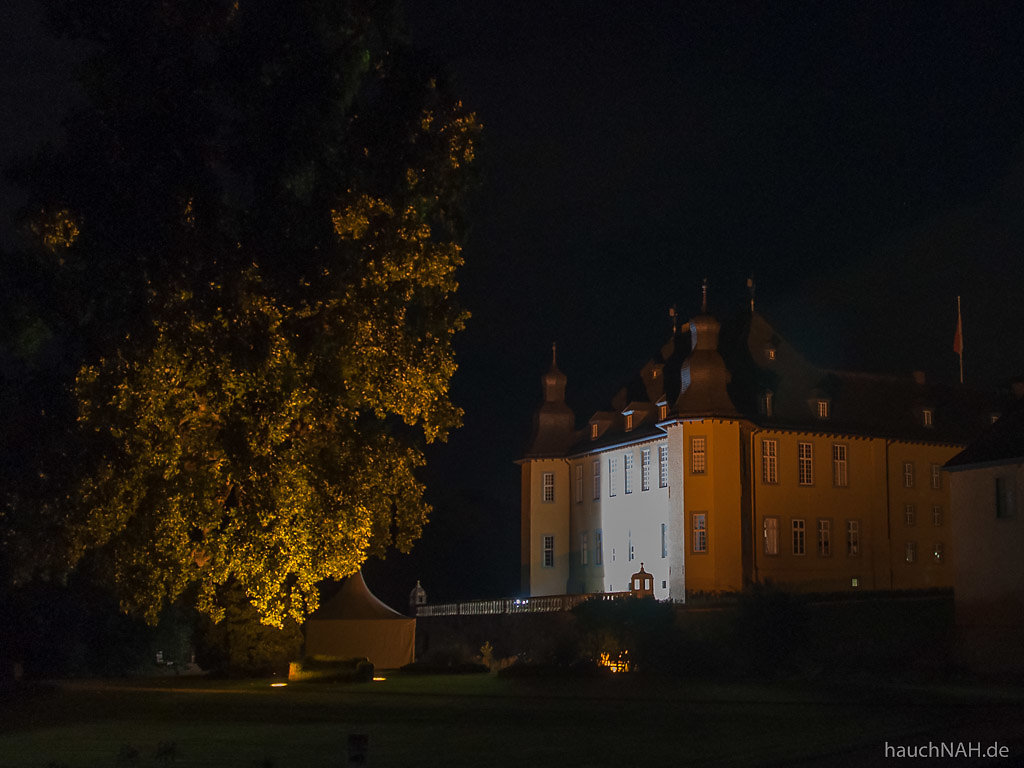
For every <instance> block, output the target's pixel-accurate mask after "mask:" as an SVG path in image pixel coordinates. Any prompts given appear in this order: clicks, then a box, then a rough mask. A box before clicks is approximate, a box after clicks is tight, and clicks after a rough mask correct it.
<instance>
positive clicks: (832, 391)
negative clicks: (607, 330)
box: [519, 300, 1003, 602]
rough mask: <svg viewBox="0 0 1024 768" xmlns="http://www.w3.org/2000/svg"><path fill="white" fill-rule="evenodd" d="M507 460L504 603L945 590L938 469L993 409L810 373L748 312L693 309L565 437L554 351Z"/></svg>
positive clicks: (962, 395)
mask: <svg viewBox="0 0 1024 768" xmlns="http://www.w3.org/2000/svg"><path fill="white" fill-rule="evenodd" d="M542 387H543V392H544V401H543V404H542V405H541V407H540V408H539V409H538V411H537V412H536V414H535V417H534V429H533V435H532V438H531V442H530V445H529V447H528V449H527V451H526V453H525V455H524V457H523V458H522V459H521V460H520V462H519V464H520V467H521V472H522V486H521V510H522V516H521V533H522V537H521V568H522V571H521V572H522V591H523V593H524V594H526V595H529V596H540V595H559V594H580V593H606V592H619V591H625V590H627V589H628V588H629V578H630V576H631V575H632V574H633V573H635V572H636V571H637V570H638V569H639V568H640V565H641V562H642V563H643V564H644V568H645V569H646V572H647V573H650V574H651V575H652V576H653V579H654V595H655V597H656V598H658V599H662V600H664V599H669V600H673V601H680V602H681V601H685V600H686V598H687V595H689V596H691V597H692V596H693V595H694V594H695V593H720V592H731V591H738V590H741V589H743V588H744V587H745V586H748V585H750V584H754V583H767V582H771V583H774V584H776V585H778V586H781V587H785V588H789V589H795V590H802V591H815V592H819V591H820V592H824V591H829V592H832V591H841V590H856V589H861V590H901V589H920V588H928V587H949V586H952V584H953V569H952V565H951V556H952V551H953V549H954V547H955V546H956V541H955V540H954V539H953V536H952V533H951V531H952V530H953V529H952V527H951V525H950V503H949V499H950V497H949V489H948V488H947V485H948V478H947V477H946V475H944V473H943V472H941V469H942V466H943V465H944V464H945V463H946V462H947V461H948V460H949V459H950V458H952V457H953V456H954V455H955V454H957V453H958V452H959V451H960V450H961V449H962V448H963V446H964V445H965V444H966V443H967V442H969V441H970V440H971V439H973V438H974V437H976V436H977V435H978V434H980V433H981V432H982V431H983V430H984V429H985V428H986V427H987V426H988V425H990V424H991V423H992V421H993V420H994V419H996V418H998V416H999V415H1000V410H1001V408H1002V405H1003V404H1002V403H1001V402H1000V401H999V400H998V399H997V398H996V397H995V396H988V395H984V394H981V393H978V392H974V391H971V390H968V389H965V388H964V387H962V386H951V385H942V384H934V383H928V382H926V381H925V377H924V376H923V375H922V374H920V373H915V374H913V375H907V376H896V375H876V374H866V373H851V372H845V371H835V370H825V369H821V368H818V367H816V366H814V365H812V364H811V363H809V362H808V361H806V360H805V359H804V358H803V357H802V356H801V355H800V354H799V353H798V352H797V351H796V350H795V349H794V348H793V347H792V346H790V345H789V344H788V343H787V342H786V341H785V340H784V339H783V338H782V337H781V336H780V335H779V334H778V333H777V332H776V331H775V329H774V328H772V326H771V325H769V323H768V322H767V321H766V320H765V319H764V318H763V317H762V316H761V315H760V314H758V313H757V312H755V311H754V310H753V306H751V308H750V309H749V310H745V311H743V312H742V313H739V314H737V315H736V316H733V317H731V318H729V319H728V321H727V322H725V323H724V324H722V323H720V322H719V321H718V319H716V318H715V317H714V316H712V315H711V314H709V313H708V312H707V310H706V300H705V306H704V307H703V308H702V311H701V312H700V314H698V315H697V316H696V317H694V318H693V319H692V320H690V322H689V323H688V324H686V325H685V326H683V327H682V328H678V329H676V330H675V332H674V333H673V335H672V337H671V338H670V339H669V340H668V342H667V343H666V344H665V345H664V346H663V347H662V348H661V349H660V350H659V351H658V353H656V354H655V355H654V356H653V357H652V358H651V359H650V360H649V361H648V362H647V363H646V364H645V365H644V367H643V368H642V369H641V370H640V371H639V372H638V373H637V374H636V375H634V376H633V378H632V379H631V380H630V381H629V382H628V383H627V384H626V386H624V387H623V388H622V389H621V390H620V391H619V392H618V393H617V394H616V395H615V397H614V398H613V399H612V402H611V408H610V409H609V410H607V411H599V412H597V413H595V414H593V415H592V416H590V418H589V419H588V420H587V422H586V423H585V424H583V425H582V428H581V429H578V428H577V422H576V417H575V414H574V413H573V412H572V410H571V409H570V408H569V407H568V405H567V404H566V402H565V388H566V377H565V375H564V374H563V373H562V372H561V371H560V370H559V369H558V366H557V363H556V360H555V357H554V354H553V355H552V363H551V368H550V370H548V372H547V373H546V374H544V376H543V378H542Z"/></svg>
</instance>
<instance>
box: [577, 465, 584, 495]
mask: <svg viewBox="0 0 1024 768" xmlns="http://www.w3.org/2000/svg"><path fill="white" fill-rule="evenodd" d="M576 503H577V504H582V503H583V465H582V464H577V465H576Z"/></svg>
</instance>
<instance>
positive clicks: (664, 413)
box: [658, 403, 668, 419]
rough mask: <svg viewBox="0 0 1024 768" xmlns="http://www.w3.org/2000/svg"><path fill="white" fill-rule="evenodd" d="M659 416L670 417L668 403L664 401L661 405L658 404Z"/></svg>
mask: <svg viewBox="0 0 1024 768" xmlns="http://www.w3.org/2000/svg"><path fill="white" fill-rule="evenodd" d="M658 418H659V419H666V418H668V405H666V404H665V403H662V404H661V405H659V406H658Z"/></svg>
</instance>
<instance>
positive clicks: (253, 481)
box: [72, 275, 428, 626]
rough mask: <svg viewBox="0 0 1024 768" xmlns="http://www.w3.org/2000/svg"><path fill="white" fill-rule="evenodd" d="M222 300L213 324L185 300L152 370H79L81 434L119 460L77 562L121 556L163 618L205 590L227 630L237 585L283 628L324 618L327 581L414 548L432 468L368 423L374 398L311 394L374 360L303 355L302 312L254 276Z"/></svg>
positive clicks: (130, 366)
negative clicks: (326, 379) (333, 368)
mask: <svg viewBox="0 0 1024 768" xmlns="http://www.w3.org/2000/svg"><path fill="white" fill-rule="evenodd" d="M224 293H225V292H224V290H223V289H222V288H220V287H219V286H218V287H215V288H214V289H213V294H214V295H215V296H216V298H217V299H218V300H223V305H229V304H233V305H234V309H233V310H231V311H227V310H224V309H218V310H216V311H214V312H213V313H212V315H211V316H209V317H202V316H200V315H197V314H196V313H195V312H194V309H193V307H194V305H195V304H196V299H195V297H194V296H192V295H190V294H187V293H186V294H182V295H180V296H179V297H177V300H176V301H175V302H174V303H173V304H172V306H171V307H170V310H171V312H170V313H169V317H168V319H166V320H162V321H160V322H159V323H158V324H157V337H156V340H155V343H154V345H153V347H152V350H151V352H150V354H149V356H148V357H147V358H146V359H144V360H141V361H138V362H133V363H128V362H125V361H123V360H121V359H116V358H114V359H108V360H103V361H100V363H99V364H98V365H93V366H87V367H85V368H83V369H82V371H81V372H80V375H79V378H78V393H79V399H80V403H81V422H82V424H83V426H85V427H87V428H92V429H96V430H100V431H105V430H109V434H110V435H111V437H112V438H113V439H114V441H115V444H116V446H117V450H116V451H115V452H112V453H111V454H110V455H108V457H107V458H106V459H105V460H104V461H103V462H102V463H101V465H100V466H99V467H98V469H97V471H96V472H94V473H93V474H92V475H91V476H90V477H89V478H87V480H86V481H85V483H84V484H83V487H82V494H83V498H84V499H85V501H86V506H87V508H88V510H89V512H88V514H87V515H86V516H85V517H84V518H82V519H81V520H80V521H79V522H78V523H77V524H76V526H75V529H74V531H73V536H72V538H73V539H74V540H75V541H76V542H77V550H76V556H77V557H80V556H81V555H82V554H84V553H85V552H86V551H88V550H90V549H94V548H97V547H105V546H112V547H113V549H114V552H115V558H114V559H115V562H116V563H117V578H118V580H119V581H120V582H122V583H125V584H130V585H131V587H132V588H131V589H130V590H126V591H125V593H124V594H125V597H124V599H123V605H124V607H125V609H127V610H131V611H134V612H138V613H141V614H143V615H144V616H146V618H147V619H149V620H151V621H155V620H156V618H157V617H158V615H159V612H160V609H161V607H162V606H163V605H164V604H165V603H166V602H169V601H173V600H174V599H176V598H178V597H179V596H181V595H182V594H183V593H184V592H185V591H186V589H188V588H189V587H190V586H192V585H195V586H197V587H198V593H199V594H198V603H197V604H198V607H199V608H200V609H201V610H203V611H204V612H206V613H208V614H210V615H211V616H214V617H218V616H219V615H220V612H221V610H222V607H221V606H220V605H219V604H218V602H217V594H218V589H220V588H222V587H223V586H224V585H226V584H228V583H230V582H235V583H238V584H240V585H241V587H242V588H243V589H244V590H245V592H246V594H247V595H248V596H249V599H250V601H251V602H252V604H253V605H254V606H255V607H256V608H257V610H258V611H259V612H260V614H261V616H262V617H263V620H264V621H265V622H267V623H270V624H274V625H278V626H279V625H280V623H281V622H282V621H283V619H284V618H285V617H286V616H291V617H292V618H295V619H296V620H298V621H301V620H302V618H303V617H304V616H305V614H306V613H307V612H309V611H312V610H315V608H316V605H317V592H316V589H315V586H316V583H317V582H319V581H321V580H323V579H325V578H329V577H335V578H337V577H342V576H345V575H348V574H350V573H352V572H353V571H355V570H356V569H357V568H359V566H360V565H361V564H362V562H363V560H364V559H365V558H366V556H367V554H368V553H372V552H377V553H381V552H382V551H383V550H384V549H385V548H386V546H387V545H388V544H390V543H394V544H395V545H397V546H398V547H399V548H400V549H401V550H403V551H408V549H409V547H410V545H411V543H412V541H413V540H415V539H416V538H417V537H418V536H419V534H420V531H421V529H422V526H423V524H424V523H425V522H426V518H427V512H428V507H427V505H426V504H425V503H424V502H423V500H422V492H423V487H422V484H421V483H420V482H419V481H418V480H417V479H416V478H415V476H414V474H413V471H414V470H415V468H416V467H418V466H420V465H421V464H422V463H423V458H422V454H421V453H420V452H419V451H418V450H416V449H414V448H411V447H409V446H403V445H402V444H401V442H400V441H398V440H396V439H395V438H394V437H392V436H390V435H388V434H387V433H386V432H385V431H380V430H375V431H371V430H366V429H365V427H364V426H362V425H361V424H360V423H359V420H360V410H359V405H360V403H359V401H360V398H361V388H360V390H356V391H353V392H351V393H348V394H347V396H346V397H344V398H342V399H341V400H340V401H338V400H332V399H330V398H327V397H325V396H324V394H323V393H322V392H318V391H316V390H315V389H314V388H313V387H312V386H311V382H312V381H313V380H315V379H316V372H315V369H316V368H317V367H318V366H322V365H323V364H325V363H328V362H329V363H330V364H332V365H337V366H340V367H352V366H356V365H359V366H363V367H367V368H368V367H372V365H374V364H375V363H374V362H373V361H372V360H371V361H361V360H358V359H357V358H360V357H363V356H365V355H366V354H367V353H366V352H365V351H364V350H361V349H358V348H351V349H347V348H346V349H343V350H341V351H340V354H339V356H338V357H337V358H336V359H334V360H330V361H325V360H323V359H317V358H314V357H312V356H301V355H299V354H298V353H297V352H296V350H295V349H294V348H293V347H292V346H291V345H290V344H289V343H288V339H289V337H290V336H291V335H292V334H289V333H286V332H285V331H284V325H285V322H286V319H287V318H289V317H292V316H294V312H292V311H291V310H289V309H288V308H286V307H282V306H279V305H278V304H276V303H275V302H273V301H272V300H270V299H269V298H267V297H266V296H264V295H262V294H261V293H260V282H259V280H258V279H257V278H256V277H255V276H254V275H253V276H250V279H249V280H248V281H247V283H246V285H245V287H244V288H243V289H240V290H239V294H238V295H236V296H234V297H229V296H226V295H224ZM407 420H408V421H410V422H412V421H414V419H413V417H412V416H409V417H408V418H407ZM392 539H394V541H393V542H392Z"/></svg>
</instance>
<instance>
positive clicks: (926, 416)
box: [921, 408, 935, 427]
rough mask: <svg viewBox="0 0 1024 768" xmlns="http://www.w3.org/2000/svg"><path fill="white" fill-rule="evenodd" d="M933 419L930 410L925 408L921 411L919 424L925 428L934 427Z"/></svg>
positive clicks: (933, 416)
mask: <svg viewBox="0 0 1024 768" xmlns="http://www.w3.org/2000/svg"><path fill="white" fill-rule="evenodd" d="M934 419H935V415H934V413H933V412H932V409H931V408H925V409H924V410H923V411H921V423H922V424H924V426H926V427H933V426H935V421H934Z"/></svg>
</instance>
